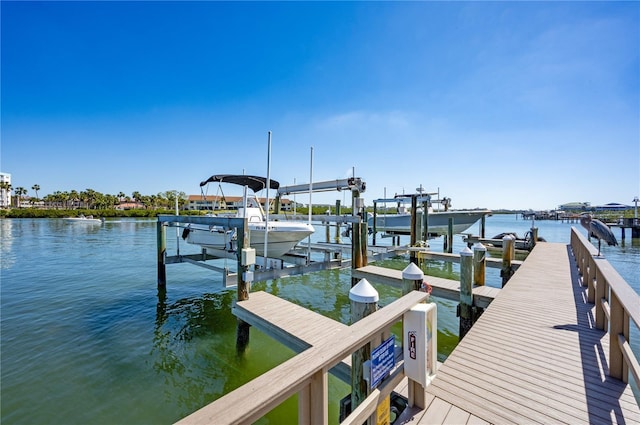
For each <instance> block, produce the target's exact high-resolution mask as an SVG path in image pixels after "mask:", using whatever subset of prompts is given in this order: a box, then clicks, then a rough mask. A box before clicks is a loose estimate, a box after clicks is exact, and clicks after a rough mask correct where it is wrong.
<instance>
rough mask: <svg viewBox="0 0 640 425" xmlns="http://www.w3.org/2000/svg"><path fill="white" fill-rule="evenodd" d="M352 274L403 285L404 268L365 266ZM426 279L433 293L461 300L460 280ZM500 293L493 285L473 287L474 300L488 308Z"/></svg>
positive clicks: (445, 297) (449, 298)
mask: <svg viewBox="0 0 640 425" xmlns="http://www.w3.org/2000/svg"><path fill="white" fill-rule="evenodd" d="M351 276H352V277H354V278H356V279H363V278H364V279H367V280H368V281H370V282H373V283H383V284H387V285H392V286H397V287H402V270H393V269H389V268H386V267H378V266H364V267H360V268H359V269H356V270H352V271H351ZM425 280H426V281H427V282H428V283H429V285H431V288H432V291H431V295H433V296H434V297H439V298H444V299H447V300H453V301H460V282H459V281H457V280H452V279H444V278H441V277H435V276H425ZM499 293H500V288H493V287H491V286H486V285H485V286H476V287H474V288H473V301H474V303H475V305H476V306H478V307H482V308H487V307H488V306H489V303H491V301H493V299H494V298H495V297H496V296H497V295H498V294H499Z"/></svg>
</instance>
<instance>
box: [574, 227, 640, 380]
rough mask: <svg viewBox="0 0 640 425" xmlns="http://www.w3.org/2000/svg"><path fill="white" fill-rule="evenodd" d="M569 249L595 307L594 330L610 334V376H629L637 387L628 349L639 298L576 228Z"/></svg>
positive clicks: (639, 371)
mask: <svg viewBox="0 0 640 425" xmlns="http://www.w3.org/2000/svg"><path fill="white" fill-rule="evenodd" d="M571 249H572V250H573V255H574V257H575V259H576V263H577V265H578V270H579V271H580V274H581V275H582V285H583V286H587V299H588V301H589V302H590V303H594V304H595V326H596V328H598V329H601V330H604V331H607V332H608V333H609V337H610V339H609V375H610V376H612V377H614V378H618V379H621V380H622V381H623V382H625V383H628V382H629V372H631V374H632V375H633V379H634V380H635V382H636V384H638V385H640V379H639V378H638V376H639V375H640V365H639V364H638V359H637V358H636V356H635V355H634V353H633V352H632V351H631V347H630V345H629V326H630V323H631V321H633V322H634V323H635V325H636V327H638V328H640V295H638V294H637V293H636V292H635V291H634V290H633V288H631V286H629V284H628V283H627V282H626V281H625V280H624V279H623V278H622V277H621V276H620V275H619V274H618V272H617V271H616V270H615V269H614V268H613V266H611V264H610V263H609V262H608V261H607V260H606V259H604V258H603V257H601V256H598V249H597V248H596V247H595V246H593V245H592V244H591V242H589V241H588V239H587V238H586V237H585V236H584V235H582V234H581V233H580V232H578V230H576V228H575V227H572V228H571Z"/></svg>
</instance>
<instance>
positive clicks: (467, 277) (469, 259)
mask: <svg viewBox="0 0 640 425" xmlns="http://www.w3.org/2000/svg"><path fill="white" fill-rule="evenodd" d="M472 275H473V252H471V250H470V249H469V248H468V247H465V248H464V249H463V250H462V251H460V304H459V306H458V316H460V331H459V338H460V340H462V338H464V336H465V335H466V334H467V332H469V329H471V325H472V324H473V293H472V292H471V290H472V285H471V278H472Z"/></svg>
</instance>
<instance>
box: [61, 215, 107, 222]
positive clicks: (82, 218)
mask: <svg viewBox="0 0 640 425" xmlns="http://www.w3.org/2000/svg"><path fill="white" fill-rule="evenodd" d="M62 220H64V222H65V223H88V224H102V223H104V218H93V216H92V215H87V216H85V215H84V214H80V215H79V216H78V217H64V218H63V219H62Z"/></svg>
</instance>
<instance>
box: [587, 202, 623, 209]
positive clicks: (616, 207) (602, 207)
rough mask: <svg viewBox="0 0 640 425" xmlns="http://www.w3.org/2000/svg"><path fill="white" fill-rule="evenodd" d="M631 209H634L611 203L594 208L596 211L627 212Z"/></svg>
mask: <svg viewBox="0 0 640 425" xmlns="http://www.w3.org/2000/svg"><path fill="white" fill-rule="evenodd" d="M631 208H633V207H631V206H630V205H624V204H618V203H616V202H609V203H608V204H604V205H596V206H595V207H594V209H595V210H596V211H625V210H630V209H631Z"/></svg>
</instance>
